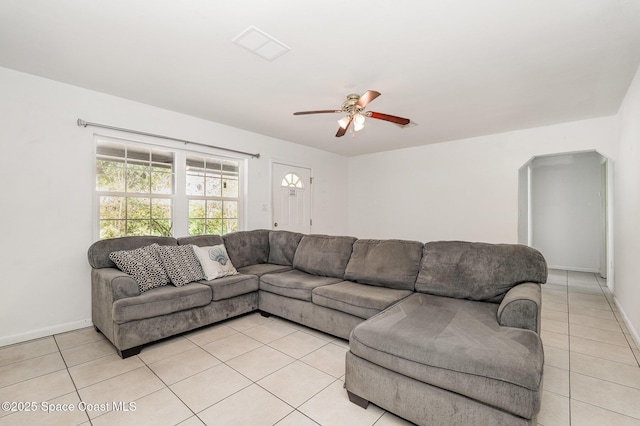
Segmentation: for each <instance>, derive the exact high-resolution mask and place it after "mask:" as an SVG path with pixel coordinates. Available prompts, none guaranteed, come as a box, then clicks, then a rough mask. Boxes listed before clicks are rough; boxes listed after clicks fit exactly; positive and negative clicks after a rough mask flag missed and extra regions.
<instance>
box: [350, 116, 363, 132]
mask: <svg viewBox="0 0 640 426" xmlns="http://www.w3.org/2000/svg"><path fill="white" fill-rule="evenodd" d="M364 121H365V118H364V115H362V114H356V115H355V116H354V117H353V129H354V130H355V131H356V132H358V131H360V130H362V129H364Z"/></svg>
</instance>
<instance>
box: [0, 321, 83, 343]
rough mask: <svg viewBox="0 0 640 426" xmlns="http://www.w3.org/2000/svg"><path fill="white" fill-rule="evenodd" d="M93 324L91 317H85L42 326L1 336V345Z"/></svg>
mask: <svg viewBox="0 0 640 426" xmlns="http://www.w3.org/2000/svg"><path fill="white" fill-rule="evenodd" d="M92 325H93V322H92V321H91V320H90V319H84V320H81V321H74V322H68V323H65V324H58V325H55V326H52V327H46V328H40V329H38V330H31V331H28V332H26V333H21V334H14V335H11V336H5V337H0V347H2V346H7V345H13V344H14V343H21V342H26V341H27V340H33V339H39V338H41V337H47V336H52V335H54V334H58V333H64V332H67V331H73V330H78V329H79V328H85V327H90V326H92Z"/></svg>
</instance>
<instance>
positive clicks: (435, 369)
mask: <svg viewBox="0 0 640 426" xmlns="http://www.w3.org/2000/svg"><path fill="white" fill-rule="evenodd" d="M497 309H498V305H497V304H494V303H485V302H474V301H469V300H461V299H453V298H447V297H439V296H432V295H427V294H420V293H415V294H413V295H411V296H409V297H407V298H406V299H404V300H402V301H400V302H399V303H397V304H395V305H394V306H392V307H391V308H389V309H387V310H385V311H383V312H381V313H380V314H378V315H376V316H374V317H372V318H370V319H368V320H367V321H365V322H364V323H362V324H359V325H358V326H356V327H355V328H354V329H353V331H352V333H351V337H350V342H349V346H350V350H351V352H352V353H353V354H354V355H356V356H359V357H361V358H364V359H366V360H368V361H370V362H372V363H374V364H377V365H380V366H382V367H384V368H387V369H389V370H392V371H395V372H397V373H400V374H403V375H405V376H408V377H411V378H413V379H416V380H419V381H422V382H424V383H428V384H430V385H433V386H436V387H439V388H442V389H446V390H449V391H452V392H455V393H458V394H461V395H465V396H467V397H469V398H472V399H475V400H478V401H481V402H483V403H485V404H489V405H492V406H494V407H497V408H500V409H503V410H505V411H508V412H510V413H513V414H516V415H518V416H521V417H525V418H531V417H532V416H533V415H534V414H535V413H536V412H537V411H538V410H539V408H540V394H541V380H542V366H543V351H542V342H541V340H540V337H539V336H538V334H537V333H535V332H533V331H531V330H522V329H517V328H511V327H502V326H500V325H498V323H497V320H496V311H497Z"/></svg>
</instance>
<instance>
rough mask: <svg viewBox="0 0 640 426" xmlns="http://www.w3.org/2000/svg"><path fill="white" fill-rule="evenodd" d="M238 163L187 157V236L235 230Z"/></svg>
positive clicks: (236, 225)
mask: <svg viewBox="0 0 640 426" xmlns="http://www.w3.org/2000/svg"><path fill="white" fill-rule="evenodd" d="M238 172H239V164H238V161H232V160H221V159H218V158H205V157H200V156H194V155H189V156H187V188H186V191H187V200H188V203H189V235H198V234H219V235H222V234H226V233H228V232H234V231H237V230H238V194H239V186H238V176H239V173H238Z"/></svg>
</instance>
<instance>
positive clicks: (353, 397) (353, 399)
mask: <svg viewBox="0 0 640 426" xmlns="http://www.w3.org/2000/svg"><path fill="white" fill-rule="evenodd" d="M347 396H349V401H351V402H353V403H354V404H356V405H358V406H360V407H362V408H364V409H365V410H366V409H367V407H368V406H369V401H367V400H366V399H364V398H362V397H360V396H358V395H356V394H355V393H351V392H349V391H347Z"/></svg>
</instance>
